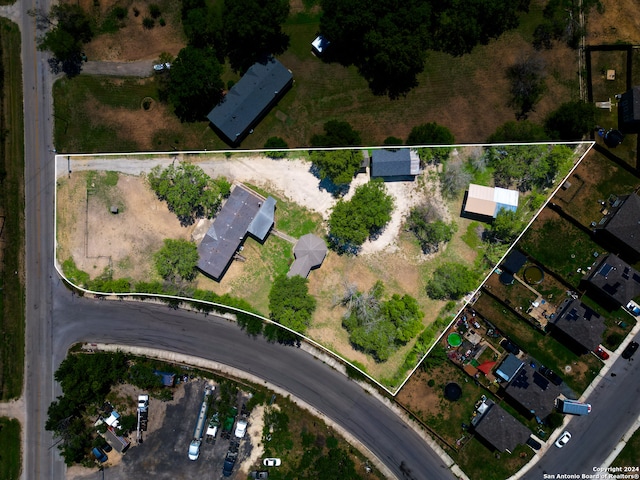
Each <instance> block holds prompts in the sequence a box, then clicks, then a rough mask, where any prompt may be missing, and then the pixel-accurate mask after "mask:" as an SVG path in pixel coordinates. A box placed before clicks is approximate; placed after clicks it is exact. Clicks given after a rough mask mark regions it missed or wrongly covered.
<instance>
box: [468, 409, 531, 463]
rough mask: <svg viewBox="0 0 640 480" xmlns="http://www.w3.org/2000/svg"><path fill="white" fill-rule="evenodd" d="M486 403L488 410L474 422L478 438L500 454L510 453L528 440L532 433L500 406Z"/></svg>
mask: <svg viewBox="0 0 640 480" xmlns="http://www.w3.org/2000/svg"><path fill="white" fill-rule="evenodd" d="M486 403H488V409H487V410H485V412H484V413H483V414H482V416H481V417H480V418H479V419H477V418H478V417H476V418H474V422H472V423H473V424H474V430H475V432H476V434H477V435H478V436H480V437H481V438H482V439H483V440H484V441H485V442H486V443H488V444H489V445H490V446H491V447H493V448H495V449H496V450H498V451H499V452H508V453H511V452H513V451H514V450H515V448H516V447H517V446H518V445H522V444H523V443H525V442H526V441H527V440H528V438H529V437H530V436H531V432H530V431H529V429H528V428H527V427H525V426H524V425H523V424H522V423H520V422H519V421H518V420H516V419H515V418H514V417H513V416H511V415H509V414H508V413H507V411H506V410H505V409H504V408H502V407H501V406H500V405H496V404H495V403H493V402H492V401H491V400H487V401H486ZM476 419H477V420H476Z"/></svg>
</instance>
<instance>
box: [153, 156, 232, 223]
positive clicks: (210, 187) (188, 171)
mask: <svg viewBox="0 0 640 480" xmlns="http://www.w3.org/2000/svg"><path fill="white" fill-rule="evenodd" d="M147 180H148V181H149V186H150V187H151V189H152V190H153V191H154V192H155V193H156V195H157V196H158V198H159V199H160V200H164V201H166V202H167V205H168V206H169V209H170V210H171V211H172V212H173V213H175V214H176V215H177V216H178V218H179V219H180V221H181V222H182V223H183V224H191V223H193V221H194V219H195V218H197V217H209V218H210V217H212V216H213V215H215V214H216V213H217V211H218V209H219V207H220V204H221V202H222V199H223V198H224V197H227V196H228V195H229V193H230V191H231V185H230V184H229V182H228V181H227V180H226V179H225V178H223V177H220V178H216V179H211V178H209V176H208V175H207V174H206V173H204V171H203V170H202V169H201V168H200V167H198V166H197V165H193V164H191V163H180V164H178V165H176V164H174V163H172V164H171V165H169V166H168V167H167V168H165V169H161V167H160V166H156V167H154V168H153V169H151V171H150V172H149V174H148V176H147Z"/></svg>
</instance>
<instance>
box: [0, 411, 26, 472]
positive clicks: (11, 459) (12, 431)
mask: <svg viewBox="0 0 640 480" xmlns="http://www.w3.org/2000/svg"><path fill="white" fill-rule="evenodd" d="M20 436H21V432H20V422H18V421H17V420H15V419H10V418H6V417H1V418H0V452H2V454H1V457H0V458H2V461H0V478H2V479H3V480H18V479H19V478H20Z"/></svg>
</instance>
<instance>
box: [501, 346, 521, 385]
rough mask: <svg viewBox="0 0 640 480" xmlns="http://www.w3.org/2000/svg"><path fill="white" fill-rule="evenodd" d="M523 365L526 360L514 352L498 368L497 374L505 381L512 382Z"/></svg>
mask: <svg viewBox="0 0 640 480" xmlns="http://www.w3.org/2000/svg"><path fill="white" fill-rule="evenodd" d="M523 366H524V362H523V361H522V360H520V359H519V358H518V357H516V356H515V355H514V354H513V353H510V354H509V355H507V356H506V357H505V359H504V360H503V361H502V363H501V364H500V366H499V367H498V368H497V369H496V375H497V376H498V377H499V378H501V379H502V380H504V381H505V382H510V381H511V379H512V378H513V377H515V376H516V374H517V373H518V372H519V371H520V369H521V368H522V367H523Z"/></svg>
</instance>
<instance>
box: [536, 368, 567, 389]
mask: <svg viewBox="0 0 640 480" xmlns="http://www.w3.org/2000/svg"><path fill="white" fill-rule="evenodd" d="M539 370H540V373H541V374H542V375H544V376H545V377H547V379H548V380H549V381H550V382H551V383H553V384H554V385H560V384H561V383H562V378H560V377H559V376H558V375H557V374H556V373H555V372H554V371H553V370H551V369H550V368H547V367H545V366H544V365H541V366H540V369H539Z"/></svg>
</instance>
